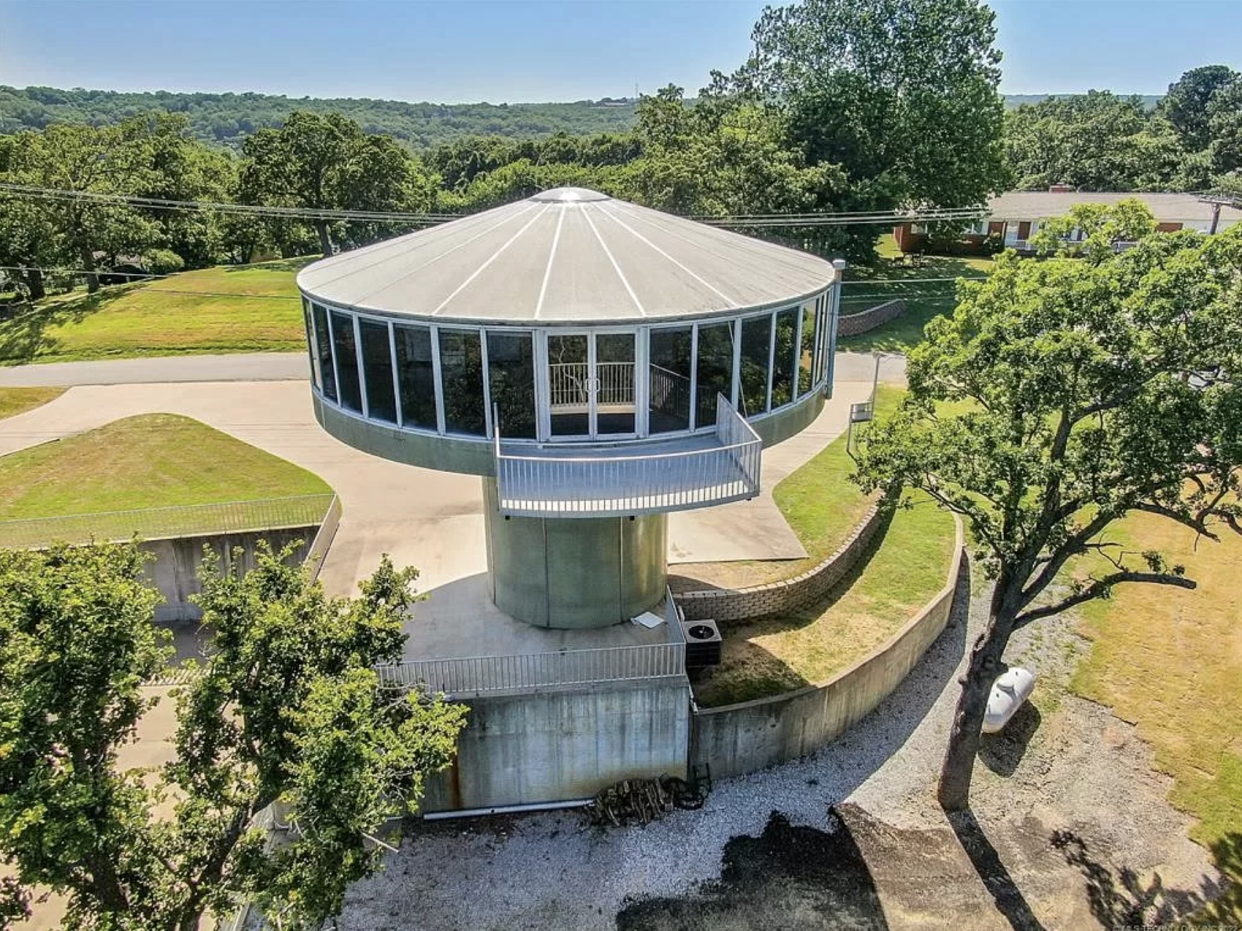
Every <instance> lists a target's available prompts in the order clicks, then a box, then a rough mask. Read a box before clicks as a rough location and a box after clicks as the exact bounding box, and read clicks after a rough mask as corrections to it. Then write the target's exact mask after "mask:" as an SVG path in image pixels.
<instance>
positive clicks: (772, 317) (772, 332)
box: [763, 311, 776, 414]
mask: <svg viewBox="0 0 1242 931" xmlns="http://www.w3.org/2000/svg"><path fill="white" fill-rule="evenodd" d="M775 360H776V311H772V312H771V313H770V314H768V396H767V401H766V402H765V403H764V405H763V412H764V413H765V414H766V413H767V412H768V411H770V410H771V409H772V372H773V365H774V363H775Z"/></svg>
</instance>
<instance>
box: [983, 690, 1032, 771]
mask: <svg viewBox="0 0 1242 931" xmlns="http://www.w3.org/2000/svg"><path fill="white" fill-rule="evenodd" d="M1041 721H1042V717H1041V715H1040V713H1039V709H1038V708H1036V707H1035V706H1034V705H1033V704H1032V703H1031V702H1029V701H1025V702H1023V703H1022V705H1021V706H1020V707H1019V708H1018V710H1017V711H1015V712H1014V714H1013V717H1012V718H1010V719H1009V723H1008V724H1006V725H1005V729H1004V730H1002V731H1001V732H1000V733H999V734H984V735H983V739H982V740H981V741H980V743H979V759H980V760H982V761H983V765H984V766H986V767H987V768H988V769H990V770H991V771H992V772H994V773H996V774H997V775H998V776H1012V775H1013V774H1014V772H1015V771H1016V770H1017V768H1018V764H1019V763H1021V762H1022V758H1023V757H1024V756H1025V755H1026V748H1027V746H1028V745H1029V744H1030V742H1031V738H1032V737H1034V736H1035V732H1036V731H1037V730H1039V725H1040V722H1041Z"/></svg>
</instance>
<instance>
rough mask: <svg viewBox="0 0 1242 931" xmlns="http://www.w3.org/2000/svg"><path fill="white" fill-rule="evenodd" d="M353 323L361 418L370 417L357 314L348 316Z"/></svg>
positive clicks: (360, 329)
mask: <svg viewBox="0 0 1242 931" xmlns="http://www.w3.org/2000/svg"><path fill="white" fill-rule="evenodd" d="M350 316H351V317H352V318H353V321H354V357H355V358H356V359H357V360H358V397H360V398H361V399H362V416H363V417H368V418H369V417H370V416H371V413H370V408H369V405H368V404H367V372H366V369H365V368H364V367H363V364H362V324H361V323H360V322H359V321H358V315H357V314H350Z"/></svg>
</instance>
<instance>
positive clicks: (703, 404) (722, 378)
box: [694, 323, 733, 427]
mask: <svg viewBox="0 0 1242 931" xmlns="http://www.w3.org/2000/svg"><path fill="white" fill-rule="evenodd" d="M695 381H696V383H697V392H696V394H695V397H696V398H697V402H696V403H697V405H698V416H697V417H696V418H695V421H694V425H695V426H696V427H710V426H712V425H713V424H715V423H716V394H717V393H719V394H723V395H724V396H725V400H727V401H729V400H731V399H732V397H733V324H731V323H713V324H712V325H711V326H700V327H699V366H698V369H697V373H696V375H695Z"/></svg>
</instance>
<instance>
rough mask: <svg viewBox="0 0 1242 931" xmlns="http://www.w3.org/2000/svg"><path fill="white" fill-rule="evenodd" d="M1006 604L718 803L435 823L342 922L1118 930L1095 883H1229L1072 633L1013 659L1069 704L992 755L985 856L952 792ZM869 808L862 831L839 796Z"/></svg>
mask: <svg viewBox="0 0 1242 931" xmlns="http://www.w3.org/2000/svg"><path fill="white" fill-rule="evenodd" d="M964 571H965V570H964ZM979 587H980V586H976V588H979ZM985 596H986V593H984V592H980V593H977V594H976V596H975V597H974V598H973V599H972V600H971V601H970V603H969V610H967V608H968V605H967V604H966V603H965V600H961V601H960V603H959V604H958V605H957V606H956V607H955V612H954V619H953V621H952V622H951V625H950V627H949V628H948V629H947V630H946V631H945V633H944V634H943V635H942V636H941V638H940V639H939V640H938V641H937V643H936V644H935V645H934V646H933V647H932V648H931V650H929V652H928V654H927V656H926V657H925V658H924V660H923V662H922V663H921V664H920V665H919V666H918V667H917V668H916V669H915V671H914V672H913V673H912V674H911V675H910V676H909V677H908V678H907V680H906V681H905V682H904V683H903V684H902V686H901V687H900V688H899V689H898V690H897V691H896V692H895V693H894V694H893V695H892V696H890V697H889V698H888V699H887V700H886V701H885V702H884V703H883V704H881V706H880V707H879V708H878V709H877V710H876V711H875V712H874V713H873V714H871V715H870V716H869V717H867V718H866V719H865V720H864V721H862V722H861V723H860V724H858V725H857V726H855V727H854V728H853V729H852V730H851V731H850V732H849V733H848V734H847V735H846V736H845V737H843V738H842V739H840V740H838V741H836V742H835V743H833V744H831V745H830V746H828V747H826V748H825V749H823V750H822V751H820V752H819V753H817V754H815V755H813V756H811V757H808V758H805V759H803V760H799V761H796V762H793V763H789V764H786V765H783V766H779V767H776V768H774V769H771V770H768V771H765V772H762V773H757V774H753V775H749V776H745V777H739V778H735V779H729V780H725V781H722V782H720V783H718V784H717V785H716V788H715V791H714V792H713V793H712V795H711V797H710V799H709V800H708V803H707V805H706V806H705V807H704V808H703V809H702V810H701V811H695V812H675V813H673V814H671V815H670V816H668V817H667V818H665V819H664V820H662V821H659V822H656V823H654V824H650V825H648V826H646V827H641V828H623V829H613V830H603V829H599V828H593V827H590V826H589V825H587V824H586V823H585V819H584V818H583V817H582V815H581V814H579V813H577V812H570V811H566V812H558V813H545V814H537V815H528V816H521V817H509V818H492V819H476V820H473V821H447V822H444V821H442V822H436V823H427V824H419V825H416V826H415V827H414V828H413V829H412V830H411V832H409V833H408V834H407V836H406V839H405V841H404V842H403V844H402V847H401V850H400V851H399V852H398V853H395V854H391V855H389V856H388V858H387V860H386V870H385V871H384V872H383V873H381V874H379V875H378V876H376V877H374V878H372V879H370V880H368V881H366V882H363V883H360V884H358V885H357V886H356V887H355V888H354V889H353V890H351V893H350V895H349V897H348V901H347V905H346V909H345V912H344V915H343V916H342V918H341V921H340V927H341V928H342V929H344V931H383V929H424V928H425V929H437V931H452V929H463V931H465V929H470V931H483V929H497V931H500V929H505V931H518V929H546V928H556V929H560V928H565V929H574V931H593V929H600V931H603V929H610V931H611V929H614V928H618V927H620V928H622V929H624V931H632V929H637V928H652V929H657V928H658V929H664V928H668V929H672V928H682V929H692V928H699V927H702V928H713V929H725V928H733V927H737V928H744V927H752V926H754V923H755V922H759V921H761V922H762V923H763V924H764V925H765V926H766V927H773V928H778V927H779V928H789V929H801V928H807V929H854V928H936V927H946V928H947V927H952V928H953V929H954V931H966V929H973V928H980V929H990V928H1010V927H1030V928H1032V929H1038V928H1043V927H1047V928H1049V929H1054V928H1071V927H1092V926H1097V927H1098V926H1100V922H1101V921H1102V920H1103V921H1107V920H1108V916H1106V915H1102V914H1100V913H1099V912H1100V908H1101V906H1098V903H1097V906H1096V907H1095V908H1093V907H1092V906H1091V904H1090V902H1089V901H1088V899H1089V897H1088V894H1087V891H1088V890H1087V884H1086V882H1085V880H1084V877H1085V876H1088V875H1089V876H1090V877H1092V880H1091V881H1092V883H1093V884H1094V885H1095V886H1097V887H1098V886H1099V885H1101V884H1107V883H1109V882H1112V881H1113V878H1114V877H1120V876H1121V875H1122V871H1123V870H1124V869H1131V870H1133V871H1134V872H1135V875H1136V876H1138V877H1140V878H1142V877H1147V876H1150V874H1151V871H1152V870H1153V869H1156V868H1158V869H1159V870H1160V873H1161V883H1162V887H1163V888H1164V889H1166V890H1169V893H1168V894H1166V895H1164V896H1163V897H1162V898H1161V897H1159V896H1158V897H1157V898H1160V901H1161V902H1163V903H1164V905H1165V907H1166V909H1167V913H1168V914H1176V913H1180V912H1182V911H1184V910H1185V909H1186V908H1189V907H1192V906H1193V904H1194V903H1195V902H1197V901H1199V900H1200V897H1201V896H1202V894H1204V893H1207V894H1210V893H1211V892H1212V891H1213V889H1214V888H1215V886H1214V885H1213V883H1214V882H1215V879H1216V874H1215V872H1214V870H1213V869H1212V868H1211V866H1210V861H1209V859H1208V857H1207V855H1206V853H1205V852H1204V851H1203V850H1202V849H1201V848H1199V847H1198V846H1196V845H1194V844H1193V843H1191V842H1190V841H1188V840H1186V831H1187V828H1188V821H1187V819H1186V818H1185V817H1184V816H1182V815H1181V814H1180V813H1178V812H1176V811H1174V810H1173V809H1171V808H1170V807H1169V806H1168V804H1167V802H1166V801H1165V793H1167V790H1168V782H1167V780H1165V779H1164V777H1161V776H1159V775H1157V774H1155V773H1153V772H1152V771H1151V769H1150V754H1149V752H1148V751H1147V748H1146V746H1145V745H1144V744H1142V743H1141V741H1139V740H1138V739H1137V737H1135V736H1134V734H1133V729H1132V728H1130V727H1129V725H1126V724H1124V723H1123V722H1120V721H1118V720H1117V719H1116V718H1115V717H1113V716H1112V715H1111V714H1109V713H1108V712H1107V710H1106V709H1103V708H1101V707H1100V706H1097V705H1093V704H1091V703H1088V702H1083V701H1081V700H1078V699H1076V698H1074V697H1073V696H1070V695H1067V694H1062V693H1063V682H1064V679H1065V677H1066V676H1067V675H1068V670H1069V669H1070V668H1072V661H1071V660H1072V656H1073V653H1074V649H1075V648H1074V644H1073V639H1074V638H1075V636H1076V635H1075V634H1074V633H1073V629H1072V626H1071V625H1069V624H1060V625H1059V626H1058V627H1057V628H1056V629H1046V632H1045V635H1044V636H1043V637H1041V638H1040V640H1039V642H1038V643H1037V644H1032V643H1030V642H1025V641H1024V642H1016V643H1015V644H1014V645H1013V647H1012V649H1011V651H1010V658H1011V662H1012V661H1014V660H1019V659H1020V660H1022V661H1024V662H1028V663H1029V664H1031V665H1034V666H1036V667H1037V669H1038V671H1039V672H1040V674H1041V689H1044V690H1046V692H1047V694H1048V695H1049V696H1052V697H1055V700H1054V701H1053V702H1052V705H1055V710H1054V711H1050V712H1049V713H1048V714H1047V715H1046V716H1044V718H1043V720H1040V716H1039V714H1038V712H1035V711H1033V710H1032V712H1029V713H1028V714H1029V717H1028V719H1027V722H1026V725H1025V726H1021V727H1016V728H1013V729H1012V730H1013V733H1012V734H1010V733H1009V732H1006V735H1005V736H1004V737H1003V738H1002V739H1001V740H1000V741H994V742H993V743H992V744H991V745H990V746H989V747H988V748H987V749H986V752H985V753H984V754H983V756H984V758H985V759H986V760H987V761H988V765H984V764H983V763H980V764H979V766H978V769H977V776H976V793H975V811H976V813H977V816H978V827H979V829H981V833H978V834H977V836H976V837H975V838H974V841H973V842H971V841H968V842H967V846H968V847H970V849H971V851H972V856H970V857H968V856H967V854H966V852H965V850H964V849H963V845H962V841H959V840H958V838H957V837H955V833H954V830H953V829H952V828H951V827H950V826H949V824H948V822H947V820H946V819H945V817H944V815H943V813H941V812H940V810H939V808H937V807H936V806H935V804H934V803H933V802H932V797H931V787H932V786H933V785H934V781H935V776H936V772H937V769H938V767H939V763H940V759H941V756H942V754H943V751H944V746H945V742H946V739H947V734H948V728H949V723H950V720H951V717H952V709H953V704H954V702H955V700H956V697H957V686H956V678H957V675H958V674H960V671H961V667H962V664H963V661H964V658H965V653H966V646H967V642H968V636H970V637H973V635H974V632H975V631H976V630H977V629H978V627H979V624H980V621H981V619H982V616H983V612H984V611H986V597H985ZM1032 718H1033V719H1034V723H1033V724H1032V722H1031V719H1032ZM988 766H990V767H991V768H988ZM847 802H848V803H849V804H846V805H843V807H842V811H843V812H845V813H846V814H845V815H843V820H844V821H845V823H846V824H845V831H846V832H847V833H846V836H842V834H841V832H842V826H841V821H840V820H838V819H837V818H836V817H834V816H833V814H831V813H830V808H831V807H833V806H839V805H842V803H847ZM774 813H776V814H775V817H774ZM804 828H805V829H806V830H805V831H804V830H802V829H804ZM1054 831H1068V832H1072V837H1074V838H1076V839H1077V840H1076V843H1077V844H1078V846H1075V847H1073V850H1074V851H1078V852H1080V853H1082V855H1081V856H1079V857H1078V859H1077V860H1076V861H1075V862H1073V863H1071V862H1068V860H1069V858H1068V854H1067V850H1066V848H1065V846H1064V844H1062V846H1061V847H1057V846H1054V845H1053V843H1052V837H1053V832H1054ZM834 832H836V836H835V839H832V836H833V835H834ZM731 840H732V841H734V843H732V844H730V841H731ZM791 850H792V851H794V853H795V855H794V856H792V857H791V856H788V855H786V854H788V852H789V851H791ZM782 851H784V852H785V854H782ZM799 851H804V852H801V853H799ZM859 851H860V852H861V857H862V858H863V859H865V861H866V862H865V865H861V867H860V863H859V862H857V861H858V855H857V853H858V852H859ZM981 851H982V853H981ZM989 851H990V854H989ZM989 856H990V859H988V858H989ZM972 858H973V860H974V861H975V862H972ZM1084 858H1085V860H1086V862H1088V863H1089V865H1090V867H1091V868H1093V869H1089V868H1088V867H1087V866H1084ZM984 861H986V862H989V863H991V866H990V867H986V866H982V865H980V864H981V863H983V862H984ZM810 865H813V866H814V868H813V869H812V868H810ZM860 868H861V873H860V872H859V870H860ZM989 869H990V870H991V871H992V874H996V871H997V870H998V869H999V874H996V875H992V874H989V875H988V880H987V883H986V884H985V883H984V881H983V880H981V879H980V871H981V870H982V871H983V872H984V873H985V874H987V873H988V871H989ZM1002 874H1003V875H1002ZM829 875H846V876H854V877H855V878H854V879H852V880H850V882H848V883H847V884H846V886H845V887H843V888H846V889H849V888H852V889H855V890H856V891H857V895H856V896H855V898H854V900H853V901H852V902H848V903H846V902H844V901H843V900H841V899H840V898H839V897H838V898H836V899H834V898H833V896H834V895H837V892H839V891H841V890H836V891H834V889H835V887H834V889H829V890H828V891H827V892H825V889H824V886H825V879H824V877H825V876H829ZM860 876H861V877H862V878H861V879H860V878H859V877H860ZM1006 882H1009V883H1010V885H1011V886H1013V888H1012V889H1010V896H1009V901H1008V902H1007V903H1006V902H1004V901H1003V902H1002V904H1005V905H1006V907H1007V908H1009V907H1011V906H1013V905H1014V903H1013V901H1012V900H1013V897H1014V896H1015V895H1016V897H1017V899H1018V902H1019V905H1020V908H1017V912H1019V913H1020V914H1019V915H1018V918H1017V919H1014V916H1013V915H1012V914H1011V915H1010V919H1008V920H1007V919H1005V918H1003V917H1002V916H1001V914H1000V912H999V911H998V910H997V905H996V904H994V902H993V898H994V896H995V895H996V890H997V888H999V887H1003V886H1004V884H1005V883H1006ZM1178 889H1185V890H1187V891H1186V892H1185V894H1179V893H1177V892H1176V890H1178ZM1113 891H1114V892H1116V890H1113ZM1099 892H1100V890H1099V889H1098V888H1096V889H1095V893H1096V895H1095V898H1096V899H1099V898H1100V894H1099ZM1124 892H1125V890H1124V889H1122V890H1121V892H1118V893H1117V894H1116V895H1115V896H1114V899H1116V898H1117V896H1124ZM877 893H878V898H877ZM1179 895H1181V897H1180V898H1179ZM1002 898H1003V897H1002ZM1110 901H1111V900H1110ZM877 902H878V903H882V906H877ZM762 916H767V917H766V918H764V917H762ZM1023 916H1026V917H1023ZM1028 919H1029V920H1028ZM1041 921H1042V923H1041Z"/></svg>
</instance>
